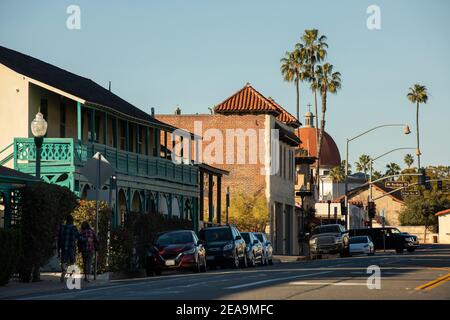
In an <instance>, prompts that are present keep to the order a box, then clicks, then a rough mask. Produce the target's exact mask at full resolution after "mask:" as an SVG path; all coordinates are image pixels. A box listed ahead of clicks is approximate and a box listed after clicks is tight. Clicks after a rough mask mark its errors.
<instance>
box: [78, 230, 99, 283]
mask: <svg viewBox="0 0 450 320" xmlns="http://www.w3.org/2000/svg"><path fill="white" fill-rule="evenodd" d="M79 244H80V245H79V249H80V251H81V255H82V257H83V273H84V281H86V282H89V274H91V267H92V256H93V255H94V253H95V251H97V235H96V233H95V231H94V230H92V228H91V227H90V226H89V223H88V222H87V221H83V223H82V224H81V232H80V240H79Z"/></svg>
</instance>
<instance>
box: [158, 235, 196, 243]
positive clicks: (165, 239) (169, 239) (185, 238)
mask: <svg viewBox="0 0 450 320" xmlns="http://www.w3.org/2000/svg"><path fill="white" fill-rule="evenodd" d="M192 242H194V238H193V237H192V233H191V232H169V233H164V234H162V235H160V236H159V237H158V239H157V240H156V244H157V245H159V246H168V245H171V244H185V243H192Z"/></svg>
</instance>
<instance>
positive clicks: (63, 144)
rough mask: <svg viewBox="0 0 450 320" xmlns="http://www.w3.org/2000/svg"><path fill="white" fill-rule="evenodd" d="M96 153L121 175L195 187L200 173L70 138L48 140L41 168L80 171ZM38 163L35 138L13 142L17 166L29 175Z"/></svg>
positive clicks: (171, 163) (45, 142) (16, 139)
mask: <svg viewBox="0 0 450 320" xmlns="http://www.w3.org/2000/svg"><path fill="white" fill-rule="evenodd" d="M96 152H100V153H101V154H102V155H103V156H104V157H105V158H106V159H107V160H108V161H109V162H110V163H111V165H112V166H113V167H115V169H116V172H117V173H119V174H125V175H132V176H139V177H145V178H152V179H161V180H168V181H171V182H177V183H182V184H189V185H196V184H197V176H198V169H197V167H195V166H191V165H187V164H175V163H173V162H172V161H170V160H168V159H163V158H158V157H152V156H146V155H142V154H138V153H133V152H127V151H123V150H118V149H116V148H112V147H109V146H105V145H102V144H96V143H88V144H85V143H80V141H76V140H75V141H74V139H70V138H45V139H44V142H43V145H42V152H41V165H42V168H43V171H42V172H43V173H45V171H46V169H48V170H49V171H55V170H57V169H58V167H73V168H74V169H75V168H76V167H81V166H83V165H84V163H86V161H87V160H88V159H90V158H91V157H92V156H93V155H94V154H95V153H96ZM35 161H36V145H35V143H34V139H33V138H15V139H14V166H15V168H16V169H18V170H21V169H24V170H23V171H26V172H29V171H30V169H31V167H34V166H35V165H36V164H35Z"/></svg>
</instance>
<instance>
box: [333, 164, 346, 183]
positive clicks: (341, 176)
mask: <svg viewBox="0 0 450 320" xmlns="http://www.w3.org/2000/svg"><path fill="white" fill-rule="evenodd" d="M330 177H331V180H332V181H333V182H344V181H345V170H344V168H343V167H342V166H336V167H334V168H333V169H331V171H330Z"/></svg>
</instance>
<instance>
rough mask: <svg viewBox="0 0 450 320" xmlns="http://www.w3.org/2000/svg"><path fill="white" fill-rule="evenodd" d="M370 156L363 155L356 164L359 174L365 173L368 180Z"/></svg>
mask: <svg viewBox="0 0 450 320" xmlns="http://www.w3.org/2000/svg"><path fill="white" fill-rule="evenodd" d="M370 161H371V159H370V156H368V155H367V154H362V155H361V156H359V159H358V161H357V162H355V165H356V170H357V171H358V172H364V177H365V178H366V179H367V171H369V169H370Z"/></svg>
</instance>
